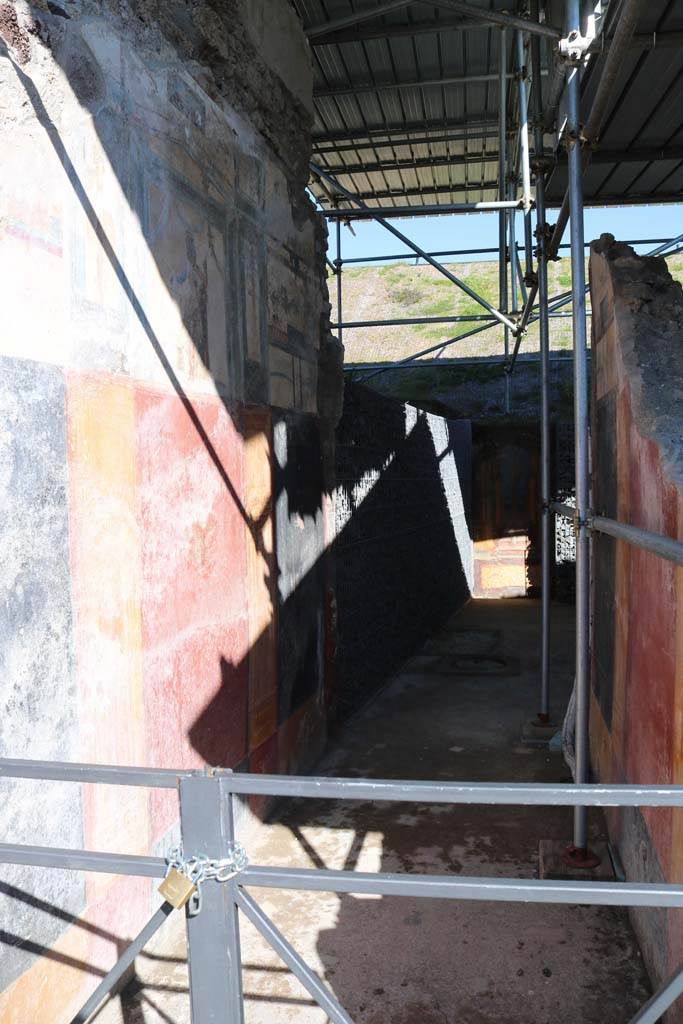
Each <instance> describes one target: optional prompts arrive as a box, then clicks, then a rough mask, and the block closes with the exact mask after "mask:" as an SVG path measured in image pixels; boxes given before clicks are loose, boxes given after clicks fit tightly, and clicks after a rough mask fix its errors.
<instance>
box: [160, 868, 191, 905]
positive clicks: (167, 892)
mask: <svg viewBox="0 0 683 1024" xmlns="http://www.w3.org/2000/svg"><path fill="white" fill-rule="evenodd" d="M157 891H158V892H159V893H160V894H161V895H162V896H163V897H164V899H165V900H166V902H167V903H170V904H171V906H172V907H175V909H176V910H180V908H181V907H184V906H185V904H186V903H187V901H188V900H189V899H190V897H191V896H194V894H195V893H196V892H197V886H196V885H195V884H194V882H193V881H192V879H191V878H188V877H187V875H184V874H183V873H182V871H178V869H177V868H171V870H170V871H169V873H168V874H167V875H166V878H165V879H164V880H163V882H162V883H161V885H160V886H159V888H158V890H157Z"/></svg>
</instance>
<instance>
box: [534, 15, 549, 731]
mask: <svg viewBox="0 0 683 1024" xmlns="http://www.w3.org/2000/svg"><path fill="white" fill-rule="evenodd" d="M531 16H532V18H538V16H539V6H538V0H531ZM540 43H541V41H540V39H539V37H538V36H532V38H531V78H532V96H533V101H534V156H535V159H536V239H537V243H538V249H537V254H536V266H537V275H538V278H537V286H538V306H539V309H538V313H539V317H538V328H539V350H540V371H541V374H540V390H541V401H540V405H541V409H540V411H541V423H540V426H541V694H540V700H539V706H538V721H539V722H540V723H541V724H543V725H546V724H547V723H548V722H549V721H550V587H551V579H550V577H551V559H550V546H551V540H552V524H553V519H552V513H551V510H550V499H551V494H550V324H549V318H548V264H547V262H546V237H545V179H544V177H543V171H544V168H543V124H542V117H543V96H542V94H541V88H540V85H541V79H540V75H539V71H540V68H541V45H540Z"/></svg>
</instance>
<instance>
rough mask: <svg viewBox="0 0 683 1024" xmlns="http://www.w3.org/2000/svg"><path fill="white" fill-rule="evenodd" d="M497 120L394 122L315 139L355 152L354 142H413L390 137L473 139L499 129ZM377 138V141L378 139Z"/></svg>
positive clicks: (325, 135) (334, 133)
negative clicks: (462, 136)
mask: <svg viewBox="0 0 683 1024" xmlns="http://www.w3.org/2000/svg"><path fill="white" fill-rule="evenodd" d="M497 125H498V122H497V121H445V122H444V121H443V120H441V121H423V122H421V123H418V124H414V123H413V124H400V123H396V122H392V123H389V124H383V125H377V126H376V127H370V128H357V129H353V128H348V129H345V130H344V129H342V130H341V131H333V132H319V133H317V134H315V135H313V137H312V142H313V145H314V146H315V147H316V148H318V147H319V146H320V145H321V144H323V145H325V144H327V143H333V142H339V143H348V146H347V148H351V149H354V148H356V147H355V146H354V143H355V142H356V141H358V142H359V143H362V144H366V143H368V144H369V145H372V146H381V145H383V144H384V145H388V146H393V145H400V144H401V142H404V141H405V142H407V141H409V139H405V140H403V139H397V140H394V139H392V138H390V136H392V135H394V134H397V135H406V136H412V135H424V136H426V135H428V134H429V133H430V132H437V133H438V134H439V135H443V134H444V133H448V134H450V133H451V132H462V133H463V134H467V136H468V137H469V138H472V135H471V133H472V132H475V131H481V132H486V133H488V132H494V131H495V130H496V128H497ZM375 136H376V139H375ZM385 137H386V138H389V139H390V140H389V141H388V142H384V143H382V141H381V140H382V139H384V138H385Z"/></svg>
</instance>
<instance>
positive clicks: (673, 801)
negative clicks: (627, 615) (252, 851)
mask: <svg viewBox="0 0 683 1024" xmlns="http://www.w3.org/2000/svg"><path fill="white" fill-rule="evenodd" d="M0 778H24V779H40V780H45V781H60V782H77V783H80V782H87V783H96V784H97V783H99V784H105V785H114V786H145V787H149V788H164V789H177V790H178V792H179V796H180V828H181V837H182V846H181V847H180V849H179V850H176V851H174V853H173V855H172V856H171V857H169V858H167V859H164V858H162V857H144V856H137V855H131V854H120V853H101V852H93V851H87V850H63V849H56V848H52V847H41V846H25V845H17V844H0V863H5V864H25V865H31V866H33V867H42V868H61V869H65V868H66V869H69V870H73V871H95V872H105V873H107V874H125V875H140V876H145V877H151V878H165V877H166V876H167V875H168V874H169V864H173V865H175V867H174V870H175V871H176V872H177V873H178V874H179V875H180V876H181V881H183V882H184V883H185V897H184V898H181V899H179V900H178V901H177V902H175V904H174V903H171V902H168V901H165V902H164V903H162V905H161V907H159V909H158V910H157V911H156V912H155V913H154V914H153V916H152V917H151V919H150V920H149V921H148V922H147V924H146V925H145V927H144V928H143V929H142V930H141V931H140V933H139V934H138V935H137V937H136V938H135V939H134V940H133V941H132V942H131V943H130V945H129V946H128V947H127V949H126V950H125V951H124V953H123V955H122V956H121V957H120V958H119V960H118V961H117V962H116V964H115V965H114V966H113V967H112V969H111V970H110V971H109V973H108V974H107V975H106V977H105V978H103V979H102V981H101V983H100V984H99V985H98V986H97V988H96V989H95V991H94V992H93V993H92V995H91V996H90V997H89V999H88V1000H87V1001H86V1003H85V1004H84V1006H83V1007H81V1009H80V1010H79V1011H78V1013H77V1014H76V1015H75V1016H74V1017H72V1018H71V1022H70V1024H85V1022H86V1021H88V1020H89V1019H90V1018H91V1017H92V1015H93V1014H94V1013H95V1012H96V1011H97V1010H98V1008H99V1007H100V1006H101V1005H102V1003H103V1002H104V1001H105V1000H106V998H107V996H108V995H109V994H110V993H111V992H112V990H113V989H114V988H115V986H116V985H117V984H118V983H119V982H120V981H121V979H122V978H123V976H124V974H125V971H126V969H127V968H128V967H129V966H130V965H131V964H132V963H133V961H134V959H135V957H136V956H137V955H138V953H140V951H141V950H142V948H143V947H144V945H145V944H146V943H147V942H149V940H150V939H151V938H152V936H153V935H154V934H155V933H156V932H157V931H158V930H159V929H160V928H161V926H162V925H163V923H164V921H166V920H167V919H168V917H169V916H170V915H171V914H172V913H173V910H174V909H180V908H181V907H182V906H184V907H185V916H186V929H187V950H188V966H189V992H190V1003H191V1019H192V1024H243V1021H244V996H243V992H242V981H241V954H240V934H239V919H238V911H239V912H241V913H242V914H244V916H245V917H246V918H248V920H249V921H251V923H252V924H253V925H254V926H255V928H256V929H257V931H258V932H259V933H260V934H261V936H262V937H263V938H264V939H265V940H266V942H267V943H268V944H269V945H270V946H271V948H272V949H273V950H274V951H275V952H276V953H277V954H278V955H279V956H280V958H281V959H282V961H283V962H284V963H285V964H286V966H287V967H289V969H290V970H291V972H292V973H293V974H294V975H295V976H296V977H297V978H298V979H299V981H300V982H301V983H302V985H303V986H304V988H305V989H306V990H307V992H308V993H309V995H310V996H311V997H312V998H313V999H314V1000H315V1002H316V1003H317V1004H318V1005H319V1006H320V1007H321V1008H322V1009H323V1010H324V1011H325V1013H327V1015H328V1017H329V1019H330V1020H331V1021H332V1022H333V1024H353V1022H352V1020H351V1018H350V1017H349V1015H348V1014H347V1013H346V1011H345V1010H344V1009H343V1007H342V1006H341V1005H340V1004H339V1002H338V1001H337V999H336V998H335V996H334V995H333V994H332V992H330V990H329V989H328V988H327V987H326V986H325V985H324V984H323V983H322V982H321V981H320V979H319V978H318V977H317V975H316V974H315V973H314V972H313V971H312V970H311V968H310V967H309V966H308V965H307V964H306V963H305V961H304V960H303V959H302V957H301V956H300V955H299V954H298V953H297V952H296V950H295V949H294V948H293V947H292V946H291V945H290V943H289V942H288V940H287V939H286V938H285V936H284V935H282V933H281V932H280V931H279V930H278V928H277V927H276V926H275V924H274V923H273V922H272V921H271V920H270V918H269V917H268V916H267V915H266V914H265V913H264V911H263V909H262V908H261V907H260V906H259V904H258V902H257V901H256V900H255V899H254V898H253V897H252V896H251V895H250V894H249V893H248V892H246V888H247V887H251V888H266V889H268V888H276V889H293V890H306V891H311V892H337V893H355V894H375V895H381V896H418V897H425V898H432V899H434V898H436V899H452V900H489V901H496V902H501V901H502V902H510V903H514V902H525V903H561V904H594V905H595V904H597V905H602V906H623V907H667V908H672V907H678V908H683V885H671V884H668V883H656V884H655V883H651V882H607V881H599V882H591V881H587V882H574V881H552V880H538V879H531V878H528V879H527V878H523V879H519V878H481V877H463V876H462V875H428V874H408V873H395V872H374V873H368V872H361V871H346V870H341V871H336V870H329V869H318V868H291V867H287V866H278V867H273V866H260V865H251V864H249V863H248V862H247V859H246V856H245V854H244V851H243V848H242V847H241V846H240V844H239V843H238V842H237V839H236V835H235V813H234V810H235V809H234V802H235V797H237V796H254V795H258V796H268V797H288V798H297V799H299V798H305V799H330V800H363V801H368V800H369V801H377V802H381V801H394V802H407V801H412V802H418V803H432V804H436V803H446V804H451V805H456V804H489V805H490V804H494V805H517V806H575V805H576V804H577V803H580V804H581V806H583V807H681V806H683V786H634V785H580V786H576V785H564V784H557V785H556V784H552V783H550V784H548V783H545V784H536V783H497V784H490V783H482V782H423V781H419V780H410V781H395V780H374V779H344V778H328V777H297V776H287V775H251V774H246V773H245V774H242V773H237V774H235V773H233V772H231V771H227V770H223V769H206V770H204V771H170V770H159V769H147V768H128V767H125V768H119V767H115V766H110V765H91V764H68V763H67V764H60V763H51V762H45V761H25V760H12V759H4V760H0ZM197 865H199V866H200V869H199V871H197ZM682 992H683V967H681V968H679V969H678V970H677V971H676V972H675V973H674V974H673V975H672V976H671V977H670V978H668V979H667V981H666V982H665V983H664V984H663V986H662V987H661V988H660V989H659V991H658V992H657V993H655V995H654V996H652V998H651V999H650V1000H649V1001H648V1002H647V1003H646V1004H645V1005H644V1006H643V1008H642V1009H641V1010H640V1011H639V1012H638V1014H636V1016H635V1017H634V1018H633V1019H632V1022H631V1024H654V1022H655V1021H657V1020H658V1019H659V1017H660V1016H661V1014H662V1013H663V1012H664V1011H665V1010H666V1009H667V1008H668V1007H669V1006H671V1004H672V1003H673V1002H674V1000H675V999H676V998H677V997H678V996H679V995H680V994H681V993H682Z"/></svg>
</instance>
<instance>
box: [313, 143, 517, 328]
mask: <svg viewBox="0 0 683 1024" xmlns="http://www.w3.org/2000/svg"><path fill="white" fill-rule="evenodd" d="M309 166H310V168H311V171H312V172H313V174H314V175H315V176H316V177H317V178H318V179H320V180H321V181H324V182H326V183H327V184H328V185H330V186H331V187H332V188H333V189H334V190H335V192H336V193H337V194H338V195H341V196H344V198H345V199H348V200H349V201H350V202H352V203H355V205H356V206H357V207H358V208H359V210H360V211H361V212H362V213H363V214H367V215H368V216H370V217H372V218H373V220H376V221H377V223H378V224H381V225H382V227H383V228H386V230H387V231H389V232H390V233H391V234H392V235H393V236H394V237H395V238H398V239H399V241H401V242H403V244H404V245H407V246H408V248H409V249H412V250H413V252H414V253H415V254H416V255H417V256H420V257H421V258H422V259H423V260H426V261H427V263H429V264H430V265H431V266H432V267H434V269H435V270H438V272H439V273H440V274H443V276H444V277H445V278H447V280H449V281H450V282H451V283H452V284H454V285H455V286H456V287H457V288H460V289H461V290H462V291H464V292H465V294H466V295H469V297H470V298H471V299H474V301H475V302H478V303H479V305H480V306H482V307H483V308H484V309H485V310H486V311H487V312H488V313H491V315H492V316H494V317H495V318H496V320H499V321H500V322H501V323H502V324H505V325H506V326H508V327H510V328H511V329H512V330H513V331H514V329H515V325H514V324H513V323H512V321H511V320H509V319H508V317H507V316H505V314H504V313H502V312H501V311H500V310H498V309H496V308H495V306H492V305H491V303H490V302H487V300H486V299H485V298H484V297H483V296H481V295H479V293H478V292H475V290H474V289H473V288H470V286H469V285H467V284H465V282H464V281H461V280H460V278H459V277H456V275H455V274H453V273H451V271H450V270H448V268H447V267H444V265H443V264H442V263H439V261H438V260H435V259H434V258H433V257H432V256H430V255H429V254H428V253H427V252H425V250H424V249H423V248H422V247H421V246H419V245H417V243H416V242H413V241H412V240H411V239H410V238H408V236H407V235H404V234H403V232H402V231H399V230H398V228H395V227H394V225H393V224H390V223H389V222H388V221H387V220H385V219H384V218H383V217H379V216H377V211H375V210H373V209H370V208H369V207H368V206H367V205H366V204H365V203H364V202H363V200H362V199H359V197H358V196H357V195H354V193H353V192H350V191H349V190H348V189H347V188H344V186H343V185H340V183H339V182H338V181H337V180H336V178H333V177H332V176H331V175H330V174H328V173H327V171H325V170H323V169H322V167H318V166H317V164H314V163H311V164H310V165H309ZM337 212H338V211H337Z"/></svg>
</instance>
